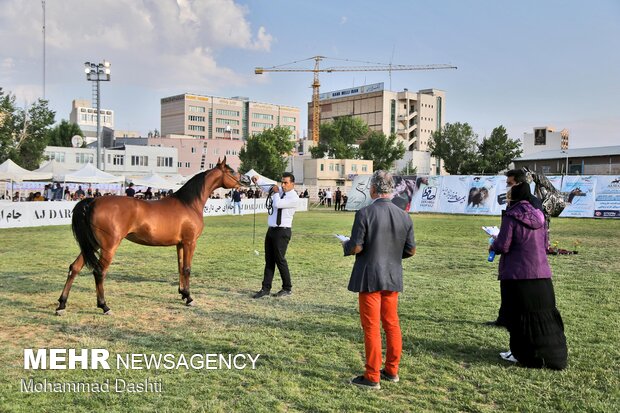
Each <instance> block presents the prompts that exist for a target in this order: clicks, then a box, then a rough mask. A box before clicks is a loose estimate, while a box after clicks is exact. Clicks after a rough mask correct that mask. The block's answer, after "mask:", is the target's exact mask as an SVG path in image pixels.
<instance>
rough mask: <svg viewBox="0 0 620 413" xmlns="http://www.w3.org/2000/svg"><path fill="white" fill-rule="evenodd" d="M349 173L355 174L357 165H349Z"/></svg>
mask: <svg viewBox="0 0 620 413" xmlns="http://www.w3.org/2000/svg"><path fill="white" fill-rule="evenodd" d="M351 171H352V172H357V165H356V164H351Z"/></svg>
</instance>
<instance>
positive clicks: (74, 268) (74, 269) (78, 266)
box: [56, 254, 84, 315]
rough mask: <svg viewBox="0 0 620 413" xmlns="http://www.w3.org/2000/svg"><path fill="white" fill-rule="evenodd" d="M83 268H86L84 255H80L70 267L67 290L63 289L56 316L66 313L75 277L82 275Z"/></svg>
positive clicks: (66, 284)
mask: <svg viewBox="0 0 620 413" xmlns="http://www.w3.org/2000/svg"><path fill="white" fill-rule="evenodd" d="M82 268H84V257H83V256H82V254H80V255H78V256H77V258H76V259H75V261H73V263H72V264H71V265H70V266H69V273H68V274H67V282H66V283H65V288H63V290H62V293H61V294H60V298H59V299H58V303H59V304H58V308H57V309H56V315H62V314H63V313H64V312H65V307H66V306H67V298H69V291H71V286H72V285H73V281H74V280H75V277H76V276H77V275H78V274H79V273H80V271H81V270H82Z"/></svg>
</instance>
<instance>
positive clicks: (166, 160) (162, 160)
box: [157, 156, 172, 168]
mask: <svg viewBox="0 0 620 413" xmlns="http://www.w3.org/2000/svg"><path fill="white" fill-rule="evenodd" d="M157 166H164V167H169V168H172V156H158V157H157Z"/></svg>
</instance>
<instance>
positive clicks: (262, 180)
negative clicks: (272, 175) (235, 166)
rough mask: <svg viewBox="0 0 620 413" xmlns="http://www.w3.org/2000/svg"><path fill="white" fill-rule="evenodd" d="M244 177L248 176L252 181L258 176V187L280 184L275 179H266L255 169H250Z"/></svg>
mask: <svg viewBox="0 0 620 413" xmlns="http://www.w3.org/2000/svg"><path fill="white" fill-rule="evenodd" d="M244 175H245V176H247V177H248V178H250V179H252V177H254V176H258V181H257V182H256V183H257V185H258V186H263V185H272V186H273V185H277V184H278V183H277V182H276V181H274V180H273V179H269V178H267V177H264V176H263V175H261V174H259V173H258V172H256V171H255V170H254V169H250V170H249V171H247V172H246V173H245V174H244Z"/></svg>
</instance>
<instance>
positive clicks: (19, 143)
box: [0, 88, 55, 169]
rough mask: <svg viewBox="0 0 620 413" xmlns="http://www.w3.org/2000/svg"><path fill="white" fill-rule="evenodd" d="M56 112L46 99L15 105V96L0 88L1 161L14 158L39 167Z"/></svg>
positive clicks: (32, 166)
mask: <svg viewBox="0 0 620 413" xmlns="http://www.w3.org/2000/svg"><path fill="white" fill-rule="evenodd" d="M54 116H55V112H53V111H51V110H49V108H48V107H47V100H44V99H38V100H37V101H36V102H35V103H33V104H32V105H31V106H30V107H29V108H24V109H21V108H18V107H17V106H16V105H15V96H13V95H11V94H10V93H8V94H5V93H4V91H3V90H2V88H0V163H1V162H4V161H5V160H7V159H9V158H11V159H12V160H13V161H14V162H15V163H17V164H19V165H21V166H22V167H24V168H27V169H36V168H38V167H39V163H40V161H41V159H42V158H43V151H44V150H45V146H47V130H48V129H49V127H50V126H51V125H52V124H53V123H54Z"/></svg>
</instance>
